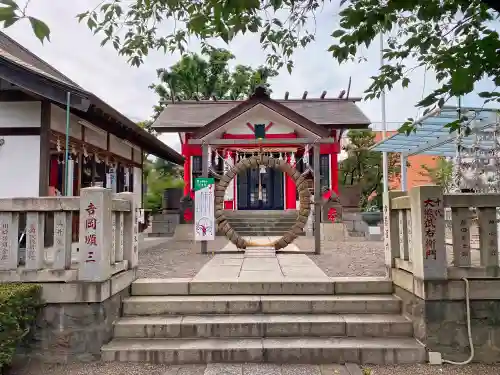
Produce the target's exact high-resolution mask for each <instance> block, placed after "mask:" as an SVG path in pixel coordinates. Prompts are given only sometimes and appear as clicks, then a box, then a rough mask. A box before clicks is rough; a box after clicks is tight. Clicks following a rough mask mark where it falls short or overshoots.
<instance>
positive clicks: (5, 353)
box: [0, 284, 41, 371]
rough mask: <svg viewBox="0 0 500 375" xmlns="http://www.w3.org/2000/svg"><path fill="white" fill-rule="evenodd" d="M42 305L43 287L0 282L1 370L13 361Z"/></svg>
mask: <svg viewBox="0 0 500 375" xmlns="http://www.w3.org/2000/svg"><path fill="white" fill-rule="evenodd" d="M40 306H41V287H40V286H39V285H35V284H0V371H1V370H2V369H5V368H6V367H8V366H9V365H10V363H11V362H12V358H13V356H14V353H15V352H16V349H17V348H18V347H19V345H20V344H21V342H22V341H23V338H24V337H25V336H26V335H27V334H28V332H29V331H30V329H31V327H32V326H33V325H34V323H35V321H36V317H37V313H38V309H39V307H40Z"/></svg>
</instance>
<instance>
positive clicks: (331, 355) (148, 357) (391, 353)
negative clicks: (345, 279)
mask: <svg viewBox="0 0 500 375" xmlns="http://www.w3.org/2000/svg"><path fill="white" fill-rule="evenodd" d="M101 353H102V360H103V361H121V362H153V363H166V364H195V363H210V362H239V363H245V362H249V363H256V362H257V363H258V362H268V363H315V364H319V363H341V364H342V363H346V362H348V363H357V364H403V363H423V362H425V360H426V352H425V348H424V346H423V345H422V344H420V343H419V342H418V341H417V340H415V339H412V338H406V337H404V338H368V337H364V338H353V337H342V338H336V337H332V338H311V337H304V338H289V337H286V338H245V339H240V338H224V339H221V338H218V339H144V338H143V339H140V338H133V339H113V340H112V341H111V342H110V343H109V344H106V345H104V346H103V347H102V350H101Z"/></svg>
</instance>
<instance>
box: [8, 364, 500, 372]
mask: <svg viewBox="0 0 500 375" xmlns="http://www.w3.org/2000/svg"><path fill="white" fill-rule="evenodd" d="M365 369H366V370H365V372H364V373H363V375H498V374H500V365H481V364H471V365H467V366H451V365H446V366H430V365H399V366H371V367H365ZM344 370H345V369H344V368H340V367H339V366H336V365H333V366H332V365H323V366H315V365H283V366H279V365H272V364H243V365H236V364H211V365H208V366H206V365H185V366H168V365H157V364H148V363H122V362H112V363H109V362H91V363H72V364H68V365H44V364H40V363H35V362H32V363H30V364H29V365H28V366H26V367H24V369H22V370H15V371H13V372H12V373H11V374H12V375H39V374H50V375H145V374H147V375H233V374H234V375H346V374H349V373H348V372H347V371H344ZM352 375H354V374H352Z"/></svg>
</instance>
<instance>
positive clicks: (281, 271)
mask: <svg viewBox="0 0 500 375" xmlns="http://www.w3.org/2000/svg"><path fill="white" fill-rule="evenodd" d="M286 279H288V280H290V279H293V281H295V280H297V279H298V280H303V279H308V280H309V279H313V280H324V279H328V276H327V275H326V274H325V273H324V272H323V271H322V270H321V269H320V268H319V267H318V266H317V265H316V263H314V262H313V261H312V260H311V259H310V258H309V257H308V256H307V255H304V254H277V255H276V254H275V253H274V250H272V249H268V248H267V249H265V248H262V249H260V248H251V249H249V250H247V251H245V253H244V254H217V255H215V256H214V257H213V258H212V259H211V260H210V261H209V262H208V263H207V264H205V266H203V268H202V269H201V270H200V272H198V274H196V276H195V277H194V279H193V280H194V281H204V280H241V281H253V280H259V281H262V280H264V281H266V280H286Z"/></svg>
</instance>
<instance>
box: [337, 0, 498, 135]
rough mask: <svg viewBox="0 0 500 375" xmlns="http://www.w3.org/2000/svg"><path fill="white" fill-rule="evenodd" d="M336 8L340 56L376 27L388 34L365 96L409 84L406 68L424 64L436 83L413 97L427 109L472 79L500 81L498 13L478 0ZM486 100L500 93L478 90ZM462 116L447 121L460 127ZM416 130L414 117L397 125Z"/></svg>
mask: <svg viewBox="0 0 500 375" xmlns="http://www.w3.org/2000/svg"><path fill="white" fill-rule="evenodd" d="M343 2H344V3H348V5H347V6H346V7H345V8H344V9H343V10H342V11H341V12H340V17H341V20H340V27H341V28H340V29H339V30H336V31H335V32H334V33H333V34H332V35H333V36H334V37H335V38H337V44H334V45H332V46H331V47H330V51H331V52H332V54H333V56H334V57H335V58H336V59H337V60H338V61H339V62H340V63H342V62H344V61H347V60H352V59H355V58H356V57H358V51H359V49H360V47H362V46H369V45H370V44H371V43H372V42H373V40H374V39H375V38H376V37H377V35H378V34H379V33H386V34H389V35H391V34H392V36H390V37H389V40H388V42H387V47H386V48H385V49H384V52H383V55H384V59H385V61H386V64H385V65H383V66H382V67H381V68H380V71H379V75H377V76H375V77H372V79H373V80H372V83H371V85H370V87H368V89H367V90H366V98H367V99H373V98H378V97H379V96H380V94H381V93H382V91H383V90H391V89H392V88H393V87H394V86H396V85H397V84H400V85H401V86H402V87H408V85H409V84H410V78H409V73H410V72H411V71H413V70H414V69H416V68H418V67H423V68H425V69H427V70H428V71H432V72H433V73H435V75H436V78H437V81H438V82H439V85H440V86H439V87H438V88H437V89H435V90H434V91H433V92H431V93H430V94H429V95H428V96H426V97H425V98H423V99H422V100H421V101H420V102H418V103H417V106H418V107H423V108H425V109H426V110H425V111H424V114H425V113H427V112H428V111H429V110H430V109H432V108H434V107H442V106H443V105H444V104H445V103H446V102H447V101H448V100H449V99H451V98H453V97H460V96H463V95H466V94H468V93H470V92H472V91H473V90H474V84H475V83H476V82H478V81H479V80H481V79H482V78H485V77H489V78H491V79H492V80H493V82H494V83H495V85H496V86H498V85H500V61H499V60H498V58H496V56H497V55H498V50H499V49H500V40H499V34H498V32H497V31H496V30H495V27H494V24H493V23H492V22H493V21H495V20H498V17H499V13H498V12H496V11H493V10H491V9H490V8H489V6H488V5H487V4H485V3H484V2H482V1H480V0H428V1H425V2H422V1H418V0H408V1H396V0H389V1H384V2H380V1H378V0H350V1H345V0H344V1H343ZM480 96H481V97H483V98H485V103H487V102H489V101H497V102H500V93H498V92H496V90H493V91H491V92H483V93H480ZM463 121H465V122H470V121H472V119H468V118H462V119H460V120H457V121H454V122H452V123H450V124H448V125H447V126H448V127H449V128H450V130H451V131H453V130H456V129H458V128H459V127H460V123H461V122H463ZM400 130H401V131H403V132H406V133H410V132H412V131H415V130H416V125H415V124H413V119H409V120H408V121H407V122H406V123H404V124H403V126H402V127H401V129H400Z"/></svg>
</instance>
